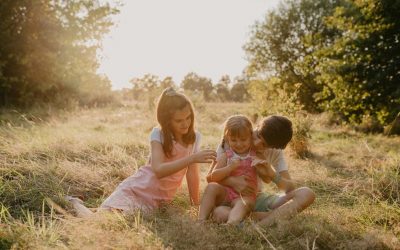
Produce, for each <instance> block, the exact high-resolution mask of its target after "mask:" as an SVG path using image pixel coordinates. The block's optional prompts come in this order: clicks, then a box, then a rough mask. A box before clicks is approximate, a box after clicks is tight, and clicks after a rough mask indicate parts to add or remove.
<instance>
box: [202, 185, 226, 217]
mask: <svg viewBox="0 0 400 250" xmlns="http://www.w3.org/2000/svg"><path fill="white" fill-rule="evenodd" d="M225 195H226V191H225V188H224V186H222V185H220V184H218V183H215V182H211V183H209V184H208V185H207V187H206V190H205V191H204V194H203V198H202V199H201V203H200V211H199V220H201V221H204V220H207V219H208V217H209V216H210V213H211V211H212V210H213V209H214V207H215V206H217V205H219V204H221V203H222V202H223V201H224V200H225Z"/></svg>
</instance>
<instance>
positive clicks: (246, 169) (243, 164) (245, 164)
mask: <svg viewBox="0 0 400 250" xmlns="http://www.w3.org/2000/svg"><path fill="white" fill-rule="evenodd" d="M226 156H227V162H228V163H229V162H230V161H231V160H232V159H233V157H234V153H233V151H232V150H230V149H229V150H227V151H226ZM254 157H255V152H254V151H250V154H249V156H248V157H247V158H246V159H244V160H240V165H239V167H237V168H236V169H235V170H234V171H232V172H231V174H230V176H242V175H247V176H248V177H250V178H249V185H250V186H251V187H252V188H253V190H254V193H252V194H251V195H250V196H246V197H250V198H251V199H252V200H256V197H257V190H258V189H257V172H256V169H255V168H254V167H253V166H252V164H251V163H252V161H253V158H254ZM239 197H240V194H239V193H237V192H236V191H235V190H234V189H233V188H231V187H226V197H225V200H226V201H228V202H232V201H233V200H235V199H237V198H239Z"/></svg>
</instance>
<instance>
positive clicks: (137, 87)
mask: <svg viewBox="0 0 400 250" xmlns="http://www.w3.org/2000/svg"><path fill="white" fill-rule="evenodd" d="M129 82H130V83H131V84H132V90H131V92H132V94H133V96H134V98H136V99H137V98H139V97H140V96H143V94H144V93H152V92H154V91H159V90H160V89H164V88H167V87H178V88H182V89H183V90H185V91H190V92H194V93H197V94H199V95H201V96H202V97H203V98H204V100H205V101H234V102H243V101H248V100H249V97H250V95H249V92H248V81H247V79H246V78H245V77H235V78H234V79H233V80H231V78H230V76H229V75H223V76H221V78H220V79H219V81H218V82H216V83H213V82H212V80H211V79H210V78H208V77H204V76H200V75H198V74H196V73H194V72H189V73H188V74H187V75H186V76H185V77H184V78H183V80H182V82H181V83H180V84H177V83H175V82H174V80H173V78H172V77H170V76H167V77H165V78H164V79H160V77H158V76H156V75H153V74H146V75H144V76H143V77H138V78H137V77H135V78H132V79H131V80H130V81H129Z"/></svg>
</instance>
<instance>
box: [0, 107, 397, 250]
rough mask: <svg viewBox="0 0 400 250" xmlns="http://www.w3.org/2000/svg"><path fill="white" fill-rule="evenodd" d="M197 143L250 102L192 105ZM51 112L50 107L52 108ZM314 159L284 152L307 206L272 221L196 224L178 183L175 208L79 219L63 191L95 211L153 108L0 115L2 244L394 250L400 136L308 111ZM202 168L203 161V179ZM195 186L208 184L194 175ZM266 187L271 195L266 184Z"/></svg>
mask: <svg viewBox="0 0 400 250" xmlns="http://www.w3.org/2000/svg"><path fill="white" fill-rule="evenodd" d="M195 108H196V111H197V128H198V129H199V130H200V131H201V132H202V134H203V148H215V147H216V145H217V144H218V142H219V141H220V133H221V124H222V122H223V121H224V120H225V118H226V117H228V116H229V115H231V114H235V113H243V114H246V115H252V113H253V112H254V108H253V107H251V106H250V105H249V104H236V103H209V104H201V103H200V102H196V101H195ZM49 112H50V111H49ZM312 119H313V126H312V131H311V135H312V138H311V140H310V146H311V148H310V149H311V155H310V156H309V157H308V158H304V159H301V158H297V157H295V154H294V153H293V152H291V150H290V149H288V150H286V151H287V152H286V154H287V157H288V161H289V166H290V172H291V175H292V177H293V178H294V179H295V180H296V183H297V185H298V186H303V185H306V186H309V187H310V188H312V189H313V190H314V191H315V192H316V195H317V199H316V201H315V203H314V204H313V205H312V206H311V207H310V208H309V209H307V210H306V211H305V212H303V213H301V214H300V215H299V216H297V217H295V218H293V219H291V220H289V221H281V222H280V223H278V224H276V225H274V226H272V227H270V228H262V229H260V228H256V227H254V225H253V224H252V223H251V222H247V224H246V226H245V227H244V228H241V229H237V228H229V227H223V226H218V225H214V224H211V223H210V224H205V225H199V224H196V223H194V222H195V220H196V215H197V210H196V209H195V208H192V207H190V205H189V203H188V197H187V194H186V193H187V192H186V186H185V185H184V186H183V188H182V190H180V191H179V194H178V195H177V197H176V198H175V200H174V201H173V204H172V205H171V206H169V207H168V208H166V209H163V210H162V211H157V212H156V213H155V214H153V215H142V214H136V215H132V216H126V217H123V216H121V215H119V214H108V215H102V216H95V217H94V218H91V219H79V218H75V217H72V216H69V215H68V214H60V213H59V212H57V211H55V210H54V209H52V206H51V205H50V204H52V202H54V203H56V204H59V205H60V206H62V207H63V208H64V209H66V211H68V213H72V210H71V207H69V206H68V204H66V203H65V202H64V200H63V198H62V197H63V196H64V195H66V194H69V195H74V196H79V197H81V198H82V199H83V200H84V201H85V204H86V205H87V206H88V207H97V206H98V205H99V204H100V203H101V202H102V201H103V200H104V199H105V197H107V195H109V194H110V193H111V192H112V191H113V189H114V188H115V187H116V185H117V184H118V183H119V182H121V181H122V180H123V179H124V178H126V177H127V176H129V175H131V174H132V173H134V172H135V171H136V170H137V169H138V168H139V167H140V166H141V165H143V164H144V163H145V162H146V159H147V155H148V153H149V146H148V145H149V144H148V135H149V132H150V131H151V129H152V127H154V126H156V119H155V115H154V110H151V108H149V107H148V104H147V103H145V102H143V103H140V102H137V103H135V102H133V103H127V104H125V105H121V106H118V107H105V108H97V109H78V110H75V111H73V112H72V111H70V112H56V111H51V112H50V114H49V115H48V116H46V117H43V116H40V118H39V117H38V116H34V115H31V114H21V113H18V112H16V111H7V112H5V111H4V112H2V114H1V125H0V202H1V203H0V249H9V248H12V249H21V248H22V249H28V248H29V249H165V248H167V249H264V248H265V249H273V248H276V249H400V206H399V201H400V194H399V191H400V138H399V137H391V138H388V137H385V136H382V135H365V134H360V133H357V132H354V131H352V130H351V129H348V128H345V127H340V126H333V125H329V121H328V119H327V118H325V117H324V116H317V117H312ZM207 170H208V166H207V165H202V175H203V177H204V175H205V173H206V171H207ZM201 185H202V189H203V188H204V187H205V180H204V178H202V183H201ZM268 189H270V190H274V187H273V186H269V187H268Z"/></svg>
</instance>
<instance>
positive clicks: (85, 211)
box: [65, 196, 93, 218]
mask: <svg viewBox="0 0 400 250" xmlns="http://www.w3.org/2000/svg"><path fill="white" fill-rule="evenodd" d="M65 199H66V200H67V201H69V202H70V203H71V205H72V206H73V207H74V209H75V212H76V216H77V217H81V218H86V217H89V216H91V215H93V212H92V211H91V210H90V209H89V208H87V207H85V205H83V202H82V200H81V199H79V198H74V197H72V196H65Z"/></svg>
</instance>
